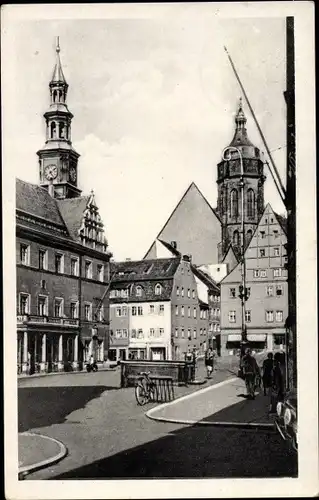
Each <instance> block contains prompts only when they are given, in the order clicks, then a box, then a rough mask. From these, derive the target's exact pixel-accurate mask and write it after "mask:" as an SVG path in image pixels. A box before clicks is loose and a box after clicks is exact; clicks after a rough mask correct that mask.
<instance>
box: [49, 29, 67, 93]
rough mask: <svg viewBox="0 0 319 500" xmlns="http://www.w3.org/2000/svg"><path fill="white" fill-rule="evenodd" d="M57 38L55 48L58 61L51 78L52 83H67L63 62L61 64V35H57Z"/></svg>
mask: <svg viewBox="0 0 319 500" xmlns="http://www.w3.org/2000/svg"><path fill="white" fill-rule="evenodd" d="M56 38H57V40H56V48H55V51H56V63H55V66H54V70H53V74H52V78H51V83H65V84H66V80H65V78H64V74H63V70H62V64H61V59H60V51H61V49H60V40H59V38H60V37H58V36H57V37H56Z"/></svg>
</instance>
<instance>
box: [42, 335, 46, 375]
mask: <svg viewBox="0 0 319 500" xmlns="http://www.w3.org/2000/svg"><path fill="white" fill-rule="evenodd" d="M40 371H41V372H46V371H47V335H46V333H44V334H43V335H42V346H41V363H40Z"/></svg>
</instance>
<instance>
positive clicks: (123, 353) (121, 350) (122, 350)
mask: <svg viewBox="0 0 319 500" xmlns="http://www.w3.org/2000/svg"><path fill="white" fill-rule="evenodd" d="M120 360H121V361H125V360H126V350H125V349H120Z"/></svg>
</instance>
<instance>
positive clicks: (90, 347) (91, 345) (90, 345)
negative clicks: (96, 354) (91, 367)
mask: <svg viewBox="0 0 319 500" xmlns="http://www.w3.org/2000/svg"><path fill="white" fill-rule="evenodd" d="M88 354H89V359H88V361H90V360H91V356H92V354H93V339H91V340H90V343H89V353H88Z"/></svg>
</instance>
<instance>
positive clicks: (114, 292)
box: [110, 283, 196, 299]
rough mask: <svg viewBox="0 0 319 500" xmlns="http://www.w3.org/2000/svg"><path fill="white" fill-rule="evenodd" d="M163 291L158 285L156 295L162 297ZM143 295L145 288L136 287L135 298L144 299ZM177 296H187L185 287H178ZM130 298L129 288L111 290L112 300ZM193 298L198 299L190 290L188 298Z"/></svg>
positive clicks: (188, 290) (193, 291)
mask: <svg viewBox="0 0 319 500" xmlns="http://www.w3.org/2000/svg"><path fill="white" fill-rule="evenodd" d="M162 291H163V288H162V286H161V285H160V284H159V283H157V284H156V285H155V295H161V294H162ZM142 295H143V287H142V286H140V285H137V286H136V287H135V296H136V297H142ZM176 295H177V296H178V297H179V296H181V297H184V296H185V291H184V288H183V287H181V288H180V287H179V286H178V287H176ZM128 296H129V290H128V289H127V288H125V289H122V290H111V292H110V298H115V297H123V298H125V297H128ZM191 296H192V298H193V299H195V298H196V293H195V290H191V289H190V288H188V289H187V297H188V298H190V297H191Z"/></svg>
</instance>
